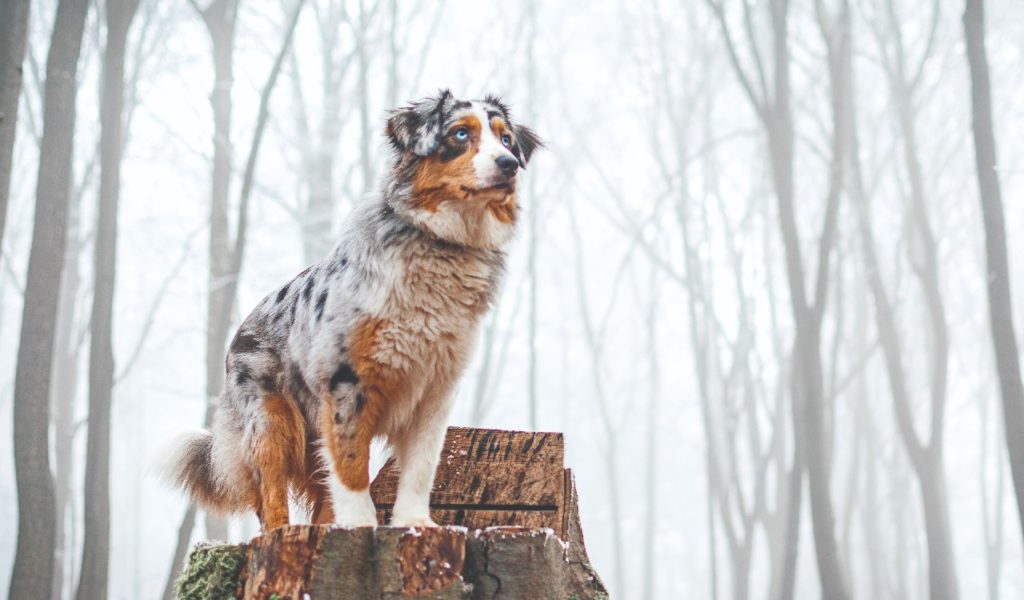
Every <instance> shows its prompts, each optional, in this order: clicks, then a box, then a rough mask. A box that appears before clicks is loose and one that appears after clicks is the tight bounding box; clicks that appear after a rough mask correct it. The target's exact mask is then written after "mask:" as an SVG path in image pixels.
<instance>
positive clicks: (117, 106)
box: [77, 0, 138, 600]
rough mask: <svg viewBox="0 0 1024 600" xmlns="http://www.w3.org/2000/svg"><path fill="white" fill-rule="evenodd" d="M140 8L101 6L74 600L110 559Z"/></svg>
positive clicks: (96, 592) (100, 583)
mask: <svg viewBox="0 0 1024 600" xmlns="http://www.w3.org/2000/svg"><path fill="white" fill-rule="evenodd" d="M137 8H138V0H107V2H106V23H107V42H106V48H105V49H104V51H103V83H102V85H103V90H102V94H101V97H100V124H101V131H100V195H99V209H98V211H97V218H96V236H95V240H96V241H95V261H94V263H93V264H94V269H93V273H94V281H95V283H94V285H93V303H92V313H91V317H90V341H89V433H88V438H87V441H86V458H85V489H84V494H83V495H84V505H85V515H84V517H85V537H84V540H83V547H82V568H81V571H80V576H79V581H78V595H77V597H78V599H79V600H89V599H91V598H105V597H106V596H107V562H108V558H109V555H110V405H111V400H112V395H113V388H114V349H113V310H114V289H115V286H114V283H115V278H116V273H117V212H118V204H119V202H120V193H121V154H122V145H123V140H124V133H123V129H124V63H125V46H126V45H127V41H128V29H129V27H130V26H131V22H132V19H133V18H134V17H135V12H136V9H137Z"/></svg>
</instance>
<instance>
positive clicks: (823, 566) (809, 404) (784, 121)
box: [765, 0, 849, 599]
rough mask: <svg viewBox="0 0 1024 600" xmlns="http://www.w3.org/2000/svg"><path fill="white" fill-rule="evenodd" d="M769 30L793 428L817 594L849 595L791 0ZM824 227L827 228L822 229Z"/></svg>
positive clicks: (823, 249)
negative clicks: (798, 152) (792, 331)
mask: <svg viewBox="0 0 1024 600" xmlns="http://www.w3.org/2000/svg"><path fill="white" fill-rule="evenodd" d="M771 12H772V31H773V32H774V45H773V59H774V67H775V90H774V93H775V97H774V100H773V101H772V103H771V108H770V110H769V115H768V118H767V120H766V123H765V125H766V127H767V130H768V139H769V151H770V153H771V159H772V160H771V167H772V181H773V183H774V186H775V195H776V199H777V201H778V210H779V228H780V231H781V232H782V241H783V247H784V249H785V253H786V273H787V279H788V282H789V294H790V307H791V310H792V314H793V323H794V325H795V327H796V343H795V347H794V348H795V354H796V356H797V359H798V360H797V362H798V364H799V367H798V368H797V376H798V378H799V379H798V383H799V394H798V398H799V402H798V403H796V402H795V403H794V404H795V406H796V410H795V412H794V417H795V418H796V419H797V420H798V421H799V424H797V423H794V432H799V435H800V437H801V440H800V445H801V448H802V454H801V459H802V462H803V464H804V466H805V468H806V469H807V481H808V484H809V487H810V501H811V522H812V525H813V528H814V546H815V554H816V556H817V559H818V575H819V580H820V582H821V591H822V595H823V596H824V597H826V598H830V599H833V598H834V599H845V598H848V597H849V594H848V592H847V585H846V582H845V576H844V574H843V569H842V567H841V566H840V562H839V548H838V544H837V543H836V534H835V523H836V519H835V513H834V509H833V504H832V490H831V482H832V466H831V461H830V458H829V456H830V452H829V442H828V431H827V430H826V427H825V413H824V403H825V395H824V386H823V381H822V380H823V376H822V365H821V314H822V313H823V312H824V301H825V297H826V295H825V294H824V290H825V288H824V286H825V285H827V278H828V274H829V273H828V268H827V267H828V260H829V256H830V254H831V245H832V242H831V240H830V239H829V236H828V235H823V236H822V240H821V241H820V244H821V246H819V261H820V262H819V265H818V279H817V281H816V282H815V283H816V286H815V289H816V294H815V301H814V302H813V303H808V301H807V297H806V295H805V294H806V293H807V292H806V287H805V274H804V266H803V259H802V257H801V254H800V235H799V230H798V228H797V224H796V217H795V214H794V210H793V196H794V192H793V135H794V134H793V119H792V113H791V107H790V98H789V96H790V88H789V41H788V35H789V34H788V31H789V28H788V13H789V3H788V0H773V2H772V11H771ZM826 231H827V229H826Z"/></svg>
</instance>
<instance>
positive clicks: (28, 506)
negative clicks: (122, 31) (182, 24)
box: [5, 0, 89, 598]
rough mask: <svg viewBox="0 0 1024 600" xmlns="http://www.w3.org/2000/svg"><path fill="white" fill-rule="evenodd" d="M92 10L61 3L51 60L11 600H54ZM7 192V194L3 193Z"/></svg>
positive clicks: (27, 319) (25, 358)
mask: <svg viewBox="0 0 1024 600" xmlns="http://www.w3.org/2000/svg"><path fill="white" fill-rule="evenodd" d="M88 6H89V3H88V2H87V1H86V0H61V1H60V3H59V4H58V6H57V13H56V17H55V19H54V27H53V35H52V37H51V39H50V51H49V56H48V57H47V61H46V86H45V91H44V100H43V102H44V106H45V109H44V122H43V137H42V141H41V143H40V148H39V176H38V179H37V184H36V210H35V217H34V225H33V234H32V246H31V250H30V254H29V261H28V274H27V277H26V284H25V296H24V309H23V312H22V321H21V337H20V340H21V342H20V344H19V347H18V358H17V371H16V373H15V378H14V471H15V478H16V481H17V487H18V543H17V551H16V552H17V553H16V555H15V559H14V569H13V571H12V574H11V587H10V597H11V598H49V597H50V594H51V593H52V585H53V556H54V541H55V517H56V501H55V499H54V490H53V478H52V476H51V474H50V457H49V444H48V427H49V422H50V416H49V413H50V411H49V408H50V377H51V367H52V362H53V343H54V338H55V335H56V331H55V330H56V327H55V324H56V317H57V299H58V297H59V293H58V290H59V289H60V280H61V271H62V270H63V266H64V248H65V244H66V233H65V230H66V227H67V211H68V194H69V191H70V187H71V171H72V162H71V161H72V154H73V148H74V130H75V93H76V85H77V73H78V56H79V52H80V50H81V45H82V31H83V29H84V27H85V15H86V12H87V11H88ZM5 193H6V192H5Z"/></svg>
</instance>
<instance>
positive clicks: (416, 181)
mask: <svg viewBox="0 0 1024 600" xmlns="http://www.w3.org/2000/svg"><path fill="white" fill-rule="evenodd" d="M494 121H499V122H501V127H502V128H504V122H503V121H501V119H492V122H491V124H490V125H491V128H492V130H493V128H494ZM460 127H465V128H466V129H468V130H469V140H468V141H467V142H465V144H466V148H465V150H464V151H463V152H462V154H460V155H458V156H456V157H455V158H453V159H451V160H449V161H442V160H441V154H443V153H444V150H445V148H447V147H450V145H451V144H453V140H452V139H451V138H450V137H448V138H446V139H445V142H444V143H442V147H441V149H440V150H438V151H437V152H435V153H434V154H432V155H431V156H429V157H427V158H426V159H424V160H423V161H422V162H421V163H420V164H419V166H418V167H417V168H416V172H415V174H414V175H413V181H412V200H413V206H415V207H416V208H421V209H423V210H427V211H429V212H432V213H436V212H437V210H438V207H439V206H440V205H441V203H442V202H445V201H475V202H480V203H484V204H486V205H487V206H488V209H489V210H491V212H492V214H494V215H495V218H497V219H498V220H499V221H501V222H503V223H507V222H509V221H510V220H511V218H510V216H509V209H508V206H509V205H511V207H512V214H514V208H515V190H514V189H512V188H484V189H480V187H479V181H478V179H477V174H476V169H475V168H474V166H473V158H474V157H475V156H476V155H477V152H479V149H480V136H481V124H480V120H479V119H478V118H477V117H476V116H475V115H467V116H465V117H463V118H461V119H459V120H458V121H456V122H455V123H453V124H452V125H451V127H449V128H448V132H452V133H453V132H455V131H456V130H458V129H459V128H460ZM501 131H504V129H501ZM498 135H499V136H500V135H501V134H498ZM492 206H495V207H498V208H496V209H492V208H491V207H492ZM499 214H500V215H501V216H499ZM506 219H508V220H506Z"/></svg>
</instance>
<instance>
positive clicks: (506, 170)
mask: <svg viewBox="0 0 1024 600" xmlns="http://www.w3.org/2000/svg"><path fill="white" fill-rule="evenodd" d="M494 162H495V163H497V165H498V168H499V169H501V174H502V175H504V176H505V177H512V176H513V175H515V174H516V171H518V170H519V161H518V160H516V159H515V157H513V156H509V155H508V154H502V155H501V156H499V157H498V158H496V159H494Z"/></svg>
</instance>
